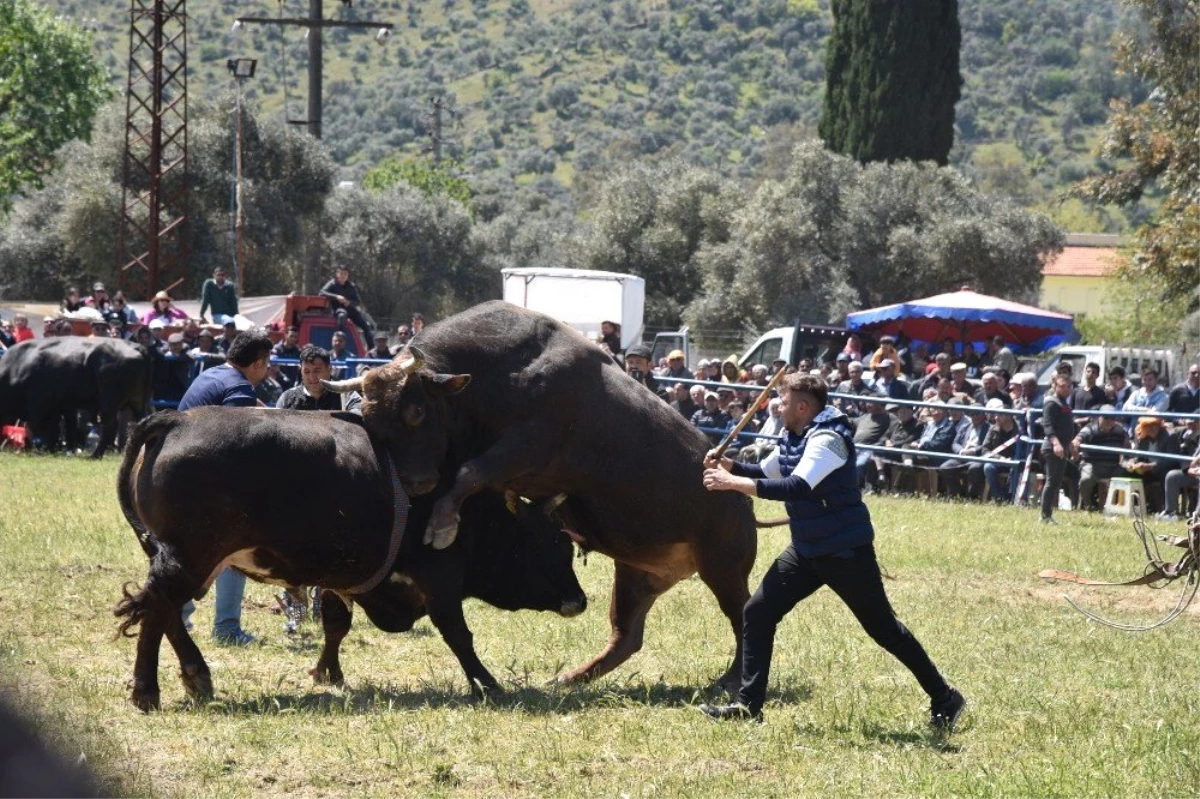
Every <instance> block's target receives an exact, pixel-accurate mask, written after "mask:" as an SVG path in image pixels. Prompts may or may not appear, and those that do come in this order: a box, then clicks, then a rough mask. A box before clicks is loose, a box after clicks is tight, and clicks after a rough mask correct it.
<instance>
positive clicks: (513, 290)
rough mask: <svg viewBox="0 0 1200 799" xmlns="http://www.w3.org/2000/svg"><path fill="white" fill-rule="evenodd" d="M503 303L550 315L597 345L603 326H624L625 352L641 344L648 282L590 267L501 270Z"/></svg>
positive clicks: (622, 335)
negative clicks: (607, 323)
mask: <svg viewBox="0 0 1200 799" xmlns="http://www.w3.org/2000/svg"><path fill="white" fill-rule="evenodd" d="M500 274H501V276H502V277H503V280H504V300H505V302H511V303H512V304H513V305H519V306H521V307H522V308H528V309H530V310H532V311H539V312H541V313H544V314H546V315H547V316H552V317H554V318H555V319H557V320H559V321H560V322H565V323H566V324H568V325H570V326H571V327H573V328H575V329H576V330H578V331H579V332H580V333H582V334H583V335H585V336H587V337H588V338H589V339H591V340H592V341H595V340H596V339H597V338H598V337H599V334H600V323H601V322H604V321H609V322H616V323H617V324H619V325H620V326H621V348H622V349H628V348H629V347H631V346H633V345H634V344H639V343H641V340H642V330H643V323H642V317H643V315H644V314H645V310H646V281H645V280H644V279H642V278H640V277H637V276H636V275H625V274H622V273H620V272H602V271H599V270H592V269H557V268H533V267H528V268H519V269H502V270H500Z"/></svg>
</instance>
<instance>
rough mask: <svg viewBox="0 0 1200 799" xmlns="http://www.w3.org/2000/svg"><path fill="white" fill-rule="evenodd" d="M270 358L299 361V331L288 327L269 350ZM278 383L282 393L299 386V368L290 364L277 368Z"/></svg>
mask: <svg viewBox="0 0 1200 799" xmlns="http://www.w3.org/2000/svg"><path fill="white" fill-rule="evenodd" d="M271 357H272V358H286V359H288V360H299V359H300V331H299V330H298V329H296V328H295V327H289V328H288V329H287V333H285V334H284V336H283V339H282V340H281V341H280V342H279V343H278V344H276V345H275V346H274V347H273V348H272V349H271ZM279 383H280V385H282V386H283V390H284V391H287V390H288V389H289V388H292V387H294V386H297V385H299V384H300V367H299V366H292V365H291V364H286V365H281V366H280V367H279Z"/></svg>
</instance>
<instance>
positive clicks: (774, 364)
mask: <svg viewBox="0 0 1200 799" xmlns="http://www.w3.org/2000/svg"><path fill="white" fill-rule="evenodd" d="M805 360H806V361H807V360H808V359H807V358H805ZM786 367H787V361H786V360H784V359H783V358H776V359H775V360H773V361H771V373H770V377H774V376H775V375H777V374H779V370H780V369H784V368H786ZM810 368H811V366H810Z"/></svg>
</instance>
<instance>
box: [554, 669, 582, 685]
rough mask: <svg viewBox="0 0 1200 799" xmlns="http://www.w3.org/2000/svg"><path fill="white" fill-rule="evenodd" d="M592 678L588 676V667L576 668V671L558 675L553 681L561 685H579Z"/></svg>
mask: <svg viewBox="0 0 1200 799" xmlns="http://www.w3.org/2000/svg"><path fill="white" fill-rule="evenodd" d="M590 680H591V678H590V677H588V673H587V669H575V671H568V672H567V673H566V674H560V675H558V676H557V677H555V678H554V680H553V682H556V683H558V684H559V685H578V684H580V683H585V682H588V681H590Z"/></svg>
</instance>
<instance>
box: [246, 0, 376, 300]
mask: <svg viewBox="0 0 1200 799" xmlns="http://www.w3.org/2000/svg"><path fill="white" fill-rule="evenodd" d="M341 2H342V5H344V6H346V7H347V8H349V7H350V5H351V4H352V2H353V0H341ZM233 25H234V28H235V29H237V28H238V27H240V26H242V25H284V26H292V27H300V28H307V29H308V119H307V120H306V121H305V122H304V124H305V125H306V126H307V128H308V132H309V134H310V135H311V136H313V137H314V138H317V139H319V138H321V113H322V109H321V96H322V82H323V80H324V74H323V73H324V54H323V52H322V37H321V31H323V30H324V29H325V28H351V29H354V30H367V29H375V30H378V33H377V34H376V35H375V40H376V41H378V42H379V43H380V44H383V43H384V42H386V41H387V40H388V39H389V38H390V37H391V35H392V28H394V27H395V26H394V25H393V24H392V23H390V22H372V21H364V22H354V21H350V20H338V19H325V10H324V8H323V2H322V0H308V16H307V17H274V18H272V17H238V18H237V21H236V22H234V23H233ZM319 236H320V232H319V230H310V231H309V236H308V241H307V245H306V246H307V250H308V253H307V258H306V261H307V262H306V263H305V267H304V280H303V285H302V288H301V290H302V291H303V292H304V293H305V294H308V293H310V292H312V291H314V290H315V289H316V286H317V281H318V273H319V272H320V270H321V247H320V244H319V242H318V238H319Z"/></svg>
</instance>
